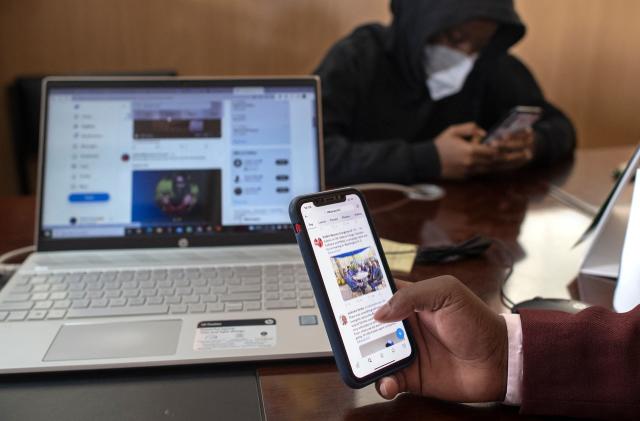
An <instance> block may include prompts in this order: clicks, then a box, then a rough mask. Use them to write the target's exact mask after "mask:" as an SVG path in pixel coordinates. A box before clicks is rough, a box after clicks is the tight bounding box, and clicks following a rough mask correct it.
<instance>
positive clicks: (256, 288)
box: [229, 285, 262, 294]
mask: <svg viewBox="0 0 640 421" xmlns="http://www.w3.org/2000/svg"><path fill="white" fill-rule="evenodd" d="M261 291H262V286H261V285H238V286H236V285H234V286H230V287H229V294H235V293H237V292H261Z"/></svg>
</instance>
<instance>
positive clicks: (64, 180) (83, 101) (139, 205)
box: [41, 86, 320, 239]
mask: <svg viewBox="0 0 640 421" xmlns="http://www.w3.org/2000/svg"><path fill="white" fill-rule="evenodd" d="M315 95H316V94H315V90H314V88H313V87H312V86H308V87H306V86H299V87H298V86H295V87H294V86H291V87H272V86H268V87H266V86H265V87H260V86H256V87H244V86H243V87H210V88H207V87H179V88H171V87H146V88H113V87H105V88H96V87H91V88H89V87H87V88H63V87H60V88H55V87H51V88H50V91H49V95H48V104H47V105H48V107H47V110H48V111H47V126H46V134H45V135H46V156H45V173H44V178H43V183H44V185H43V186H44V190H43V204H42V232H41V236H43V237H45V238H50V239H65V238H96V237H123V236H158V235H160V236H161V235H171V234H174V235H175V234H177V235H185V234H187V235H198V234H203V235H206V234H215V233H217V232H246V231H279V230H282V231H284V230H288V229H289V225H288V224H287V221H288V213H287V206H288V204H289V201H290V200H291V199H292V198H293V197H294V196H296V195H298V194H302V193H308V192H314V191H318V190H319V189H320V185H319V175H318V174H319V169H318V156H317V154H318V151H317V148H318V146H317V145H318V139H317V127H316V124H317V116H316V96H315Z"/></svg>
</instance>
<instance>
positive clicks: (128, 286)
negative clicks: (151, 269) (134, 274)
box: [122, 281, 138, 289]
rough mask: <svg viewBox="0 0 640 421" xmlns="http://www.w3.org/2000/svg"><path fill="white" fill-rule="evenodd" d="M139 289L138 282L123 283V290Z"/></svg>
mask: <svg viewBox="0 0 640 421" xmlns="http://www.w3.org/2000/svg"><path fill="white" fill-rule="evenodd" d="M136 288H138V281H126V282H123V283H122V289H136Z"/></svg>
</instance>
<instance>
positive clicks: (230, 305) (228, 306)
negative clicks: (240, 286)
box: [226, 303, 242, 311]
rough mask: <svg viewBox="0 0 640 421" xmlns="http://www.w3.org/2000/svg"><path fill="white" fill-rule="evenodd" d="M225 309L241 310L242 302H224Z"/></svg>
mask: <svg viewBox="0 0 640 421" xmlns="http://www.w3.org/2000/svg"><path fill="white" fill-rule="evenodd" d="M226 309H227V311H242V303H226Z"/></svg>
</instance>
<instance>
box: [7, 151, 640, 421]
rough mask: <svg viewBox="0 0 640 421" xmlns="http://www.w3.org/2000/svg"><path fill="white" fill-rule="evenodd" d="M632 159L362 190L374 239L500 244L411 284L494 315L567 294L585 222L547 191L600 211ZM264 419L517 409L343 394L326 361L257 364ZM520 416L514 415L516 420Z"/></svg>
mask: <svg viewBox="0 0 640 421" xmlns="http://www.w3.org/2000/svg"><path fill="white" fill-rule="evenodd" d="M630 154H631V148H630V147H624V148H606V149H592V150H581V151H578V153H577V154H576V159H575V161H574V162H572V163H567V164H564V165H561V166H559V167H555V168H550V169H541V170H536V171H523V172H520V173H517V174H504V175H497V176H491V177H488V178H484V179H481V180H474V181H469V182H464V183H445V184H444V185H443V187H444V188H445V190H446V195H445V197H444V198H443V199H441V200H438V201H435V202H417V201H409V200H407V199H405V198H404V196H403V195H402V194H401V193H395V192H382V191H372V192H368V193H367V194H366V196H367V199H368V202H369V205H370V208H371V210H372V214H373V216H374V219H375V221H376V226H377V229H378V231H379V233H380V234H381V236H383V237H385V238H388V239H391V240H395V241H402V242H409V243H416V244H421V245H426V246H429V245H438V244H444V243H450V242H459V241H463V240H465V239H468V238H469V237H471V236H473V235H476V234H481V235H484V236H487V237H491V238H494V239H498V240H500V242H501V244H502V245H494V246H492V247H491V248H490V249H489V250H488V252H487V253H486V254H485V255H484V256H483V257H479V258H475V259H470V260H466V261H462V262H455V263H447V264H439V265H431V266H416V267H414V270H413V271H412V272H411V273H410V274H397V277H403V278H405V279H409V280H412V281H418V280H422V279H425V278H430V277H433V276H437V275H441V274H453V275H455V276H457V277H458V278H460V279H461V280H462V281H463V282H464V283H465V284H467V285H468V286H469V287H470V288H471V289H472V290H473V291H474V292H475V293H476V294H477V295H478V296H479V297H481V298H482V299H483V300H484V301H485V302H486V303H487V304H488V305H489V306H491V308H493V309H494V310H495V311H497V312H502V311H505V308H504V307H503V306H502V305H501V303H500V295H499V291H500V286H501V284H502V282H503V279H504V276H505V274H506V270H507V267H508V266H509V262H510V258H511V257H513V258H514V260H515V268H514V269H515V270H514V273H513V275H512V277H511V278H510V280H509V281H508V283H507V285H506V288H505V290H506V294H507V295H508V296H509V298H511V299H512V300H513V301H516V302H517V301H521V300H525V299H529V298H533V297H534V296H536V295H540V296H545V297H568V296H569V295H570V294H569V290H568V289H567V285H568V284H569V283H570V282H571V281H572V280H573V279H574V278H575V276H576V275H577V273H578V268H579V266H580V263H581V259H582V257H583V255H584V252H585V249H584V247H585V246H581V247H578V248H575V249H572V245H573V243H574V242H575V241H576V239H577V238H578V237H579V236H580V234H581V233H582V232H583V231H584V229H585V228H586V227H587V226H588V225H589V222H590V216H588V215H586V214H585V213H584V212H581V211H578V210H576V209H572V208H571V207H569V206H567V204H566V203H563V202H561V201H559V200H557V199H556V198H554V197H553V196H551V195H550V194H549V191H550V189H552V188H553V187H552V186H557V187H559V188H561V189H562V190H563V191H565V192H567V193H569V194H573V195H575V196H577V197H579V198H581V199H582V200H584V201H587V202H588V203H590V204H592V205H596V206H597V205H598V204H599V203H600V202H601V201H603V200H604V198H605V197H606V195H607V193H608V190H609V189H610V187H611V186H612V185H613V179H612V177H611V173H612V170H613V169H614V168H615V167H616V166H617V165H618V164H619V162H621V161H624V160H625V159H627V157H628V156H629V155H630ZM1 201H2V208H3V210H2V214H3V217H2V218H1V220H0V253H2V252H5V251H8V250H11V249H14V248H17V247H22V246H25V245H29V244H31V243H32V237H33V234H32V233H33V225H34V205H35V202H34V199H33V198H31V197H27V198H18V197H10V198H2V199H1ZM257 370H258V375H259V381H260V389H261V392H262V399H263V404H264V413H265V415H266V417H267V419H269V420H301V419H304V420H309V421H310V420H315V419H317V420H327V419H347V420H360V419H362V420H368V419H374V418H375V419H380V420H385V419H390V420H391V419H394V420H402V419H408V420H419V419H425V420H427V419H428V420H433V419H453V418H455V419H465V418H468V419H496V418H498V417H500V418H501V419H510V418H516V417H517V416H518V415H517V414H518V411H517V408H510V407H506V406H502V405H500V404H481V405H459V404H450V403H444V402H438V401H434V400H429V399H424V398H419V397H415V396H401V397H399V398H397V399H396V400H394V401H392V402H386V401H384V400H382V399H381V398H380V397H378V395H377V393H376V391H375V389H374V388H373V386H370V387H367V388H364V389H361V390H351V389H349V388H348V387H346V386H344V384H343V383H342V382H341V381H340V378H339V376H338V373H337V372H336V368H335V365H334V364H333V362H332V361H330V360H327V359H325V360H318V361H304V362H303V361H297V362H295V361H294V362H282V363H269V364H264V365H260V366H259V367H258V369H257ZM519 419H520V418H519Z"/></svg>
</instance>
